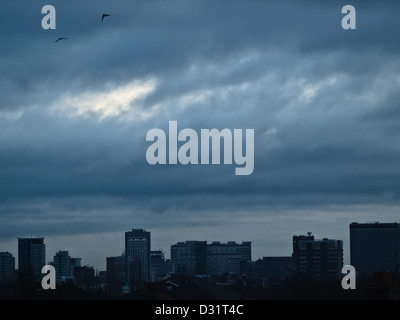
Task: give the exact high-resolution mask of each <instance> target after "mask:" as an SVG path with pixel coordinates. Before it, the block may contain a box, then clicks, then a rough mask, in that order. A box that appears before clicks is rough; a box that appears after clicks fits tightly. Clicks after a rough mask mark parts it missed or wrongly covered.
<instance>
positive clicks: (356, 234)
mask: <svg viewBox="0 0 400 320" xmlns="http://www.w3.org/2000/svg"><path fill="white" fill-rule="evenodd" d="M350 264H351V265H352V266H354V268H355V269H356V272H357V275H359V276H361V277H366V278H369V277H372V276H373V275H374V273H375V272H396V271H397V270H398V267H399V264H400V225H399V223H397V222H395V223H379V222H372V223H357V222H353V223H351V224H350Z"/></svg>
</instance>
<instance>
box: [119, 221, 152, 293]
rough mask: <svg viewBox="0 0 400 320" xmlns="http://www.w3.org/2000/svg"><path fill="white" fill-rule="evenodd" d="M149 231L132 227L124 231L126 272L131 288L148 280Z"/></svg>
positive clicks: (140, 286)
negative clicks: (130, 229)
mask: <svg viewBox="0 0 400 320" xmlns="http://www.w3.org/2000/svg"><path fill="white" fill-rule="evenodd" d="M150 248H151V237H150V232H148V231H146V230H143V229H132V231H128V232H125V259H126V270H127V272H126V274H127V279H128V283H129V285H130V287H131V289H133V290H135V289H139V288H143V286H144V282H149V281H150V275H151V272H150V268H151V261H150Z"/></svg>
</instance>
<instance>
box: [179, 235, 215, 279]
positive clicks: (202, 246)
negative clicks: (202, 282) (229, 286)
mask: <svg viewBox="0 0 400 320" xmlns="http://www.w3.org/2000/svg"><path fill="white" fill-rule="evenodd" d="M206 248H207V241H186V242H178V243H176V244H174V245H172V246H171V261H172V263H174V265H175V270H176V272H179V273H189V274H198V275H200V274H206V273H207V253H206Z"/></svg>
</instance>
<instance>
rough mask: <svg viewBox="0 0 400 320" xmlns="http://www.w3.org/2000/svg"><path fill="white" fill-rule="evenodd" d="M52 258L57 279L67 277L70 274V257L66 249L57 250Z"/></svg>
mask: <svg viewBox="0 0 400 320" xmlns="http://www.w3.org/2000/svg"><path fill="white" fill-rule="evenodd" d="M53 260H54V261H53V266H54V269H55V270H56V279H57V281H61V280H63V279H64V280H65V279H66V278H67V277H70V276H72V274H71V267H70V261H71V257H70V256H69V253H68V251H61V250H60V251H58V252H57V253H56V255H55V256H54V258H53Z"/></svg>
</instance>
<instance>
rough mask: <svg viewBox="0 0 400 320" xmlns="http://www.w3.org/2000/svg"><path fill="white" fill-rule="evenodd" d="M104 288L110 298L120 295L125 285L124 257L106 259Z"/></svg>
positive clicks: (123, 255)
mask: <svg viewBox="0 0 400 320" xmlns="http://www.w3.org/2000/svg"><path fill="white" fill-rule="evenodd" d="M106 262H107V270H106V286H107V290H108V292H109V294H110V295H111V296H116V295H120V294H121V293H122V288H123V287H124V286H125V284H126V283H127V278H126V257H125V254H122V255H120V256H117V257H107V258H106Z"/></svg>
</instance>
